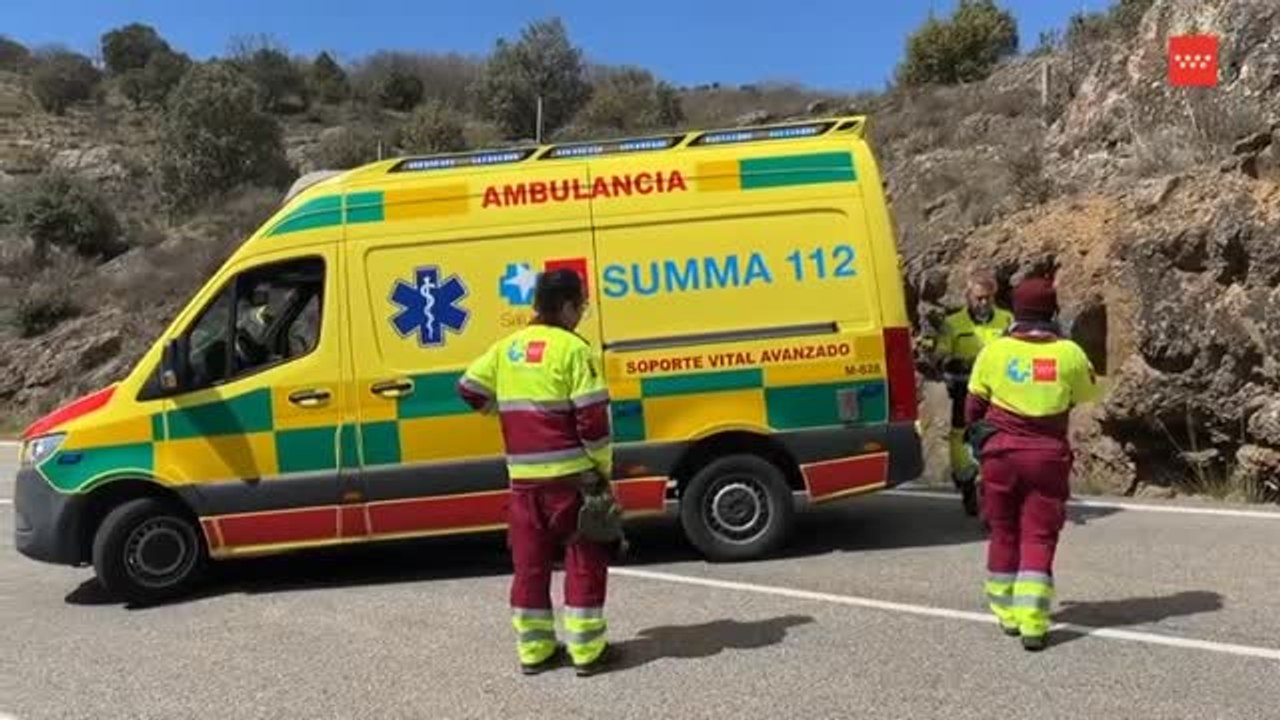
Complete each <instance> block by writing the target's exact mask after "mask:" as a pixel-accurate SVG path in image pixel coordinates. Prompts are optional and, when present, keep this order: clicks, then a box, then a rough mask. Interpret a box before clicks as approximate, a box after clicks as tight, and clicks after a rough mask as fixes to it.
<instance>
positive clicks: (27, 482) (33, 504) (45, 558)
mask: <svg viewBox="0 0 1280 720" xmlns="http://www.w3.org/2000/svg"><path fill="white" fill-rule="evenodd" d="M85 502H86V500H85V498H84V497H82V496H80V495H66V494H63V493H60V492H58V491H57V490H54V489H53V487H52V486H50V485H49V483H48V482H46V481H45V479H44V478H43V477H41V475H40V473H38V472H36V471H35V470H32V469H23V470H19V471H18V478H17V482H16V483H15V486H14V497H13V508H14V510H15V517H14V524H13V536H14V545H15V546H16V547H17V549H18V552H20V553H22V554H23V555H25V556H26V557H29V558H31V559H32V560H39V561H41V562H47V563H54V564H58V565H82V564H84V563H85V562H87V560H88V559H87V557H86V556H85V552H84V546H83V544H82V543H81V542H80V540H81V537H82V534H81V523H82V520H83V516H84V506H85Z"/></svg>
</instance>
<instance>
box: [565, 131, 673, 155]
mask: <svg viewBox="0 0 1280 720" xmlns="http://www.w3.org/2000/svg"><path fill="white" fill-rule="evenodd" d="M683 139H684V136H683V135H669V136H666V137H651V138H634V139H631V140H612V141H609V142H590V143H575V144H573V145H557V146H555V147H553V148H551V149H550V150H548V151H547V152H546V153H545V154H544V155H543V156H542V157H541V158H540V159H542V160H558V159H560V158H573V157H594V156H597V155H614V154H618V153H633V152H652V151H654V150H666V149H668V148H672V147H675V146H676V145H677V144H679V142H680V141H681V140H683Z"/></svg>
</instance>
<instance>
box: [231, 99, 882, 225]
mask: <svg viewBox="0 0 1280 720" xmlns="http://www.w3.org/2000/svg"><path fill="white" fill-rule="evenodd" d="M866 123H867V119H866V116H864V115H845V116H835V117H827V118H816V119H810V120H800V121H793V122H783V123H776V124H769V125H752V126H744V127H734V128H719V129H703V130H697V129H695V130H687V131H683V132H675V133H670V134H660V135H649V136H644V137H638V138H622V139H612V140H588V141H582V142H571V143H557V144H532V143H530V144H525V145H517V146H513V147H507V148H493V149H487V150H475V151H469V152H462V153H446V154H439V155H422V156H419V155H414V156H401V157H395V158H389V159H385V160H379V161H376V162H372V163H368V164H365V165H362V166H359V167H356V168H352V169H350V170H347V171H340V172H336V173H335V172H334V171H329V170H323V171H318V172H315V173H311V174H309V175H308V176H304V177H302V178H299V180H298V181H297V182H295V183H294V186H293V187H292V188H290V191H289V194H288V195H287V196H286V198H285V201H284V202H283V204H282V205H281V207H280V209H279V211H278V212H277V213H276V214H275V215H274V216H273V217H272V218H271V219H270V220H268V221H267V222H266V223H264V224H263V226H262V227H261V228H260V229H259V231H258V232H257V233H255V235H254V237H257V236H258V235H269V234H272V233H276V232H279V231H280V229H281V226H282V225H285V224H295V225H296V226H298V227H301V228H305V227H310V226H313V225H316V226H320V225H333V224H339V223H340V221H339V223H335V222H333V219H334V218H333V216H334V215H335V214H336V215H338V216H341V215H342V212H343V209H342V196H343V195H344V194H345V193H347V192H350V191H352V190H355V189H357V188H361V189H363V188H368V187H372V186H376V185H379V184H381V183H386V182H388V181H396V180H406V179H408V178H410V177H413V178H423V179H426V178H427V177H429V178H430V179H432V180H436V179H440V180H447V179H449V178H456V177H460V176H467V175H473V174H475V173H476V172H483V171H489V170H490V169H496V168H511V169H516V168H520V167H531V166H535V165H537V166H543V165H555V164H556V163H557V161H578V162H581V161H583V160H591V159H594V158H603V157H609V158H613V157H618V156H623V155H632V154H634V155H648V154H651V153H666V152H682V151H686V150H690V149H709V148H722V147H727V146H757V147H772V146H773V145H774V144H775V143H776V144H783V143H786V142H787V141H796V140H813V139H817V138H822V137H824V136H828V135H834V134H839V135H840V136H841V137H843V138H850V137H852V138H854V139H858V140H861V139H863V138H865V135H866ZM326 218H327V219H326Z"/></svg>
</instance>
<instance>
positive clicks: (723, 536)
mask: <svg viewBox="0 0 1280 720" xmlns="http://www.w3.org/2000/svg"><path fill="white" fill-rule="evenodd" d="M794 517H795V506H794V504H793V501H792V499H791V488H790V486H788V485H787V478H786V475H785V474H783V472H782V470H781V469H780V468H779V467H778V466H777V465H774V464H773V463H771V462H769V461H768V460H765V459H764V458H762V457H759V456H758V455H750V454H738V455H727V456H725V457H721V458H718V459H716V460H713V461H712V462H710V463H708V464H707V465H706V467H703V468H702V469H701V470H699V471H698V472H697V473H695V474H694V476H693V477H692V478H690V480H689V484H688V487H686V488H685V491H684V493H683V495H682V497H681V499H680V522H681V525H682V526H683V527H684V532H685V536H686V537H688V538H689V542H691V543H693V545H694V547H696V548H697V549H698V550H699V551H700V552H701V553H702V554H703V556H704V557H706V558H707V559H708V560H715V561H733V560H749V559H752V558H757V557H760V556H762V555H765V554H767V553H769V552H772V551H773V550H775V549H776V548H778V547H779V546H780V545H781V544H782V543H783V542H784V541H785V540H786V538H787V535H788V534H790V532H791V526H792V524H793V522H794Z"/></svg>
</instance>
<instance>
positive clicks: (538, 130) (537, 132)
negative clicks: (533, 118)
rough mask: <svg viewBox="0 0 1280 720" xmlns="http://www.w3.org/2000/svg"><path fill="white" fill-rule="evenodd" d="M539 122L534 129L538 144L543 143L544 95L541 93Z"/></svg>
mask: <svg viewBox="0 0 1280 720" xmlns="http://www.w3.org/2000/svg"><path fill="white" fill-rule="evenodd" d="M537 122H538V126H537V128H536V129H535V130H534V131H533V132H534V141H535V142H536V143H537V144H539V145H541V144H542V96H541V95H539V96H538V119H537Z"/></svg>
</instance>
